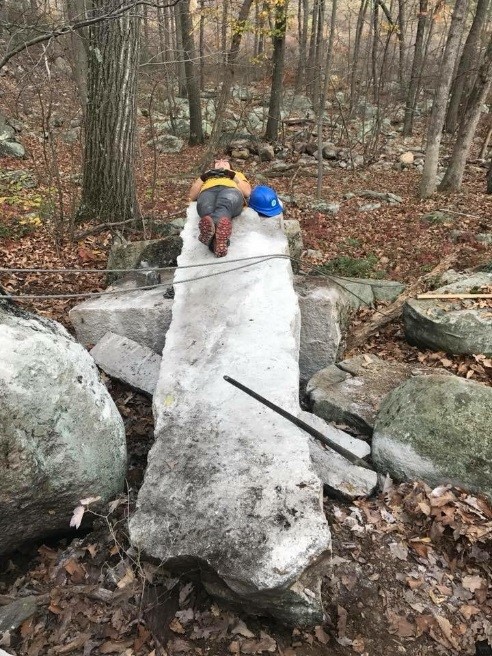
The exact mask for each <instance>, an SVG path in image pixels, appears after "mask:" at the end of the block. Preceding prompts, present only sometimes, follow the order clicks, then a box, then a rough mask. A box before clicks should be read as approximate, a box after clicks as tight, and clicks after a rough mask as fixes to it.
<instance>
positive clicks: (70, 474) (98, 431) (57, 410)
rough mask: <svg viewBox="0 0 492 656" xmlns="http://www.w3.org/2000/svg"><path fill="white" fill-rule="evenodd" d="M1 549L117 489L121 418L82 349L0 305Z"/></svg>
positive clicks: (55, 525)
mask: <svg viewBox="0 0 492 656" xmlns="http://www.w3.org/2000/svg"><path fill="white" fill-rule="evenodd" d="M0 352H1V353H2V359H1V362H0V453H1V454H2V457H1V458H0V553H5V552H9V551H11V550H13V549H15V548H16V547H18V546H19V545H20V544H22V543H23V542H25V541H26V540H30V539H37V538H42V537H45V536H48V535H50V534H51V533H53V532H55V531H60V530H68V528H69V523H70V518H71V515H72V512H73V510H74V508H75V507H76V506H77V505H78V503H79V501H80V500H81V499H83V498H85V497H89V496H94V497H97V496H100V497H101V500H102V502H106V501H107V500H108V499H109V498H111V497H112V496H114V495H115V494H118V493H119V492H120V491H121V490H122V488H123V482H124V477H125V472H126V442H125V431H124V427H123V421H122V419H121V417H120V415H119V413H118V410H117V409H116V406H115V405H114V403H113V401H112V399H111V397H110V395H109V394H108V391H107V390H106V388H105V387H104V385H103V384H102V383H101V382H100V380H99V374H98V371H97V368H96V366H95V364H94V362H93V360H92V358H91V357H90V356H89V354H88V353H87V352H86V351H85V350H84V348H83V347H82V346H81V345H80V344H77V342H75V340H74V339H73V338H72V337H71V336H70V335H69V334H68V333H67V331H66V330H65V329H64V328H63V327H62V326H61V325H59V324H57V323H56V322H54V321H49V320H47V319H43V318H40V317H36V316H34V315H32V314H29V313H27V312H24V311H21V310H19V309H17V308H16V307H15V306H12V305H8V304H5V303H0Z"/></svg>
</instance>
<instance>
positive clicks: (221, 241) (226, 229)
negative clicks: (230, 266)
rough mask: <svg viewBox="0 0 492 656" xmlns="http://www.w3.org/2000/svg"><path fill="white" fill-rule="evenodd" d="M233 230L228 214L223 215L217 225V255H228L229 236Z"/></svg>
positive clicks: (215, 245) (215, 248) (215, 251)
mask: <svg viewBox="0 0 492 656" xmlns="http://www.w3.org/2000/svg"><path fill="white" fill-rule="evenodd" d="M231 232H232V221H231V220H230V218H229V217H228V216H221V217H220V219H219V220H218V221H217V224H216V226H215V244H214V253H215V256H216V257H224V255H227V247H228V246H229V237H230V236H231Z"/></svg>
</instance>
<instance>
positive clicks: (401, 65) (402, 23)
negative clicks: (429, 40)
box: [398, 0, 407, 89]
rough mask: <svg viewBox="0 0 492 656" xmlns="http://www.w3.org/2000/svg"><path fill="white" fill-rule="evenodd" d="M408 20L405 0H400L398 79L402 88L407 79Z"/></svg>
mask: <svg viewBox="0 0 492 656" xmlns="http://www.w3.org/2000/svg"><path fill="white" fill-rule="evenodd" d="M406 27H407V22H406V16H405V0H398V33H399V39H398V47H399V57H398V81H399V83H400V88H401V89H403V81H404V79H405V64H406V57H405V32H406Z"/></svg>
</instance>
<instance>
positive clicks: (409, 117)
mask: <svg viewBox="0 0 492 656" xmlns="http://www.w3.org/2000/svg"><path fill="white" fill-rule="evenodd" d="M428 10H429V3H428V0H420V2H419V19H418V23H417V34H416V36H415V52H414V55H413V62H412V72H411V74H410V84H409V87H408V93H407V98H406V102H405V118H404V121H403V136H410V135H411V134H412V132H413V118H414V113H415V105H416V104H417V91H418V86H419V78H420V74H421V71H422V66H423V63H424V36H425V29H426V26H427V23H428V21H429V17H428Z"/></svg>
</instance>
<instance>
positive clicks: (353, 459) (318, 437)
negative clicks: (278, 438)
mask: <svg viewBox="0 0 492 656" xmlns="http://www.w3.org/2000/svg"><path fill="white" fill-rule="evenodd" d="M224 380H225V381H227V382H228V383H230V384H231V385H234V387H237V388H238V389H240V390H241V391H242V392H245V394H248V395H249V396H252V397H253V398H254V399H256V400H257V401H259V402H260V403H262V404H263V405H266V406H267V408H270V410H273V411H274V412H276V413H277V414H279V415H281V416H282V417H285V419H288V420H289V421H290V422H292V423H293V424H295V425H296V426H298V427H299V428H302V430H304V431H306V433H309V435H311V436H312V437H314V438H315V439H316V440H318V441H319V442H321V443H322V444H324V445H325V446H328V447H330V449H333V451H336V452H337V453H338V454H340V455H341V456H343V457H344V458H345V459H346V460H348V461H349V462H351V463H352V464H353V465H357V466H359V467H364V469H370V470H371V471H374V470H373V468H372V467H371V466H370V465H368V464H367V462H366V461H365V460H362V458H358V457H357V456H355V455H354V454H353V453H351V452H350V451H348V450H347V449H344V448H343V446H340V445H339V444H337V443H336V442H333V440H330V438H329V437H326V435H323V433H320V432H319V431H318V430H316V429H315V428H313V427H312V426H310V425H309V424H307V423H306V422H305V421H302V419H299V418H298V417H296V416H295V415H291V414H290V412H287V410H284V409H283V408H280V407H279V406H278V405H275V403H272V402H271V401H269V400H268V399H265V397H264V396H260V395H259V394H257V393H256V392H253V390H252V389H249V387H246V386H245V385H243V384H242V383H239V382H238V381H237V380H234V378H231V377H230V376H224Z"/></svg>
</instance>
